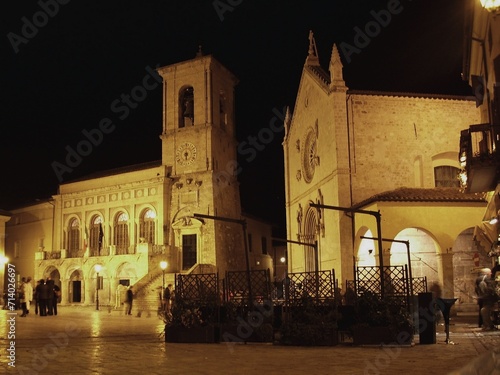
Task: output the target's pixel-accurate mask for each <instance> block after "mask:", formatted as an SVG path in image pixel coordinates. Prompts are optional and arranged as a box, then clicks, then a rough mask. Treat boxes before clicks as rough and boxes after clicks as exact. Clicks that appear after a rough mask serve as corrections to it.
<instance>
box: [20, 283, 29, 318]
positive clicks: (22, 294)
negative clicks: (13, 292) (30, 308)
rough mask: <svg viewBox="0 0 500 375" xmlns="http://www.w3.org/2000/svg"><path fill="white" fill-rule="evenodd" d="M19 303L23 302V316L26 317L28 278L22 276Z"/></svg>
mask: <svg viewBox="0 0 500 375" xmlns="http://www.w3.org/2000/svg"><path fill="white" fill-rule="evenodd" d="M18 293H19V303H20V304H21V309H22V310H23V313H22V314H21V317H22V318H24V317H26V314H27V313H28V312H27V309H26V278H25V277H23V278H21V285H20V286H19V292H18Z"/></svg>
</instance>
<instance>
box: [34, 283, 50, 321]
mask: <svg viewBox="0 0 500 375" xmlns="http://www.w3.org/2000/svg"><path fill="white" fill-rule="evenodd" d="M37 289H38V292H37V293H38V302H39V304H40V316H47V308H48V301H49V297H50V289H49V286H48V285H47V284H46V283H45V280H44V279H40V284H39V285H38V287H37Z"/></svg>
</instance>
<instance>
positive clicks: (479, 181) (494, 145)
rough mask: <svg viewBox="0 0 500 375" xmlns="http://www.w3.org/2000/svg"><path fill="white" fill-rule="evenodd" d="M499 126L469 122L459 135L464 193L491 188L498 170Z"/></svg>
mask: <svg viewBox="0 0 500 375" xmlns="http://www.w3.org/2000/svg"><path fill="white" fill-rule="evenodd" d="M499 147H500V127H499V126H493V125H491V124H478V125H471V126H470V127H469V129H465V130H462V132H461V134H460V154H459V161H460V166H461V168H462V171H461V173H460V182H461V186H462V188H463V189H464V190H465V192H467V193H479V192H486V191H491V190H495V187H496V185H497V182H498V181H499V177H500V175H499V171H500V168H499V166H500V153H499Z"/></svg>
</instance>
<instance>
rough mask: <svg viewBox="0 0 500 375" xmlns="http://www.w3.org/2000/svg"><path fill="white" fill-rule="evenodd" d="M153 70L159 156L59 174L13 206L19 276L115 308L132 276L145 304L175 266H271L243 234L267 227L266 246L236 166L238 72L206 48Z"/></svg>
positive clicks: (69, 299) (11, 236)
mask: <svg viewBox="0 0 500 375" xmlns="http://www.w3.org/2000/svg"><path fill="white" fill-rule="evenodd" d="M157 72H158V74H159V75H160V76H161V78H162V80H163V108H162V110H163V131H162V133H161V135H160V138H161V141H162V160H161V161H155V162H150V163H145V164H141V165H133V166H129V167H124V168H119V169H116V170H111V171H105V172H102V173H96V174H95V175H92V176H88V177H86V178H84V179H81V180H78V181H72V182H67V183H63V184H61V185H60V186H59V192H58V194H57V195H54V196H53V197H52V199H49V200H47V201H40V202H37V203H36V204H33V205H30V206H28V207H21V208H18V209H16V210H13V211H12V212H11V214H12V217H11V219H10V220H9V221H8V223H7V229H6V230H7V238H6V245H5V246H6V254H7V256H8V257H9V259H10V260H11V261H12V262H13V263H15V264H16V265H17V267H18V272H19V274H20V275H22V276H28V275H30V276H33V277H34V279H35V280H39V279H42V278H44V279H45V278H47V277H50V278H52V279H54V280H55V281H56V284H58V285H59V286H60V287H61V290H62V298H61V301H62V303H70V304H73V303H76V304H78V303H82V304H92V303H94V301H96V299H97V298H99V300H100V302H101V303H102V304H106V305H110V306H120V305H121V303H122V302H123V292H124V290H125V289H126V287H127V286H129V285H133V286H134V290H135V291H136V293H139V294H141V295H142V297H143V300H145V301H143V303H144V304H147V303H148V302H147V299H148V298H150V299H153V300H154V301H155V302H157V301H156V299H157V298H158V293H157V291H158V289H159V288H160V287H161V286H162V283H163V284H165V285H166V284H167V283H173V281H174V277H175V274H176V273H190V272H194V273H206V272H218V273H219V275H220V276H222V277H223V276H224V273H225V272H226V271H228V270H239V271H241V270H245V269H246V268H250V269H256V268H257V269H267V268H269V267H272V264H271V262H270V259H271V257H270V255H269V254H270V251H269V249H267V248H266V249H264V248H262V249H260V246H254V249H250V250H253V251H252V254H251V258H250V264H247V262H246V259H245V255H246V254H245V248H246V247H245V245H244V239H246V237H247V236H248V235H253V237H254V238H256V239H260V237H262V238H263V240H262V241H260V242H261V243H262V244H269V246H270V245H271V226H270V225H267V224H266V225H263V224H260V223H259V220H257V219H255V218H250V217H249V218H248V219H246V218H245V217H244V216H242V212H241V203H240V195H239V184H238V181H237V178H236V173H234V167H235V166H236V157H237V155H236V146H237V143H236V137H235V117H234V87H235V85H236V84H237V79H236V78H235V77H234V76H233V75H232V73H231V72H229V71H228V70H227V69H226V68H225V67H224V66H222V65H221V64H220V63H219V62H218V61H217V60H216V59H215V58H213V57H212V56H202V55H198V56H197V57H196V58H195V59H192V60H189V61H185V62H181V63H178V64H174V65H170V66H165V67H162V68H159V69H158V70H157ZM197 215H199V216H197ZM225 219H230V220H229V221H227V220H226V221H225ZM231 220H233V221H231ZM242 221H244V222H245V223H248V226H244V225H242ZM252 231H253V233H252ZM264 239H265V240H264ZM161 262H166V268H165V269H162V268H161V267H160V264H161ZM155 302H152V303H150V304H151V305H154V303H155Z"/></svg>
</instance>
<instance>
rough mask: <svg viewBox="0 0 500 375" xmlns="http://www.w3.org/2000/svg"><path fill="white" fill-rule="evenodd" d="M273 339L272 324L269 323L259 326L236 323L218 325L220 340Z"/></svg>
mask: <svg viewBox="0 0 500 375" xmlns="http://www.w3.org/2000/svg"><path fill="white" fill-rule="evenodd" d="M273 339H274V332H273V326H272V325H271V324H269V323H265V324H262V325H261V326H259V327H251V326H250V325H248V324H236V323H222V324H221V325H220V341H221V342H273Z"/></svg>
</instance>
